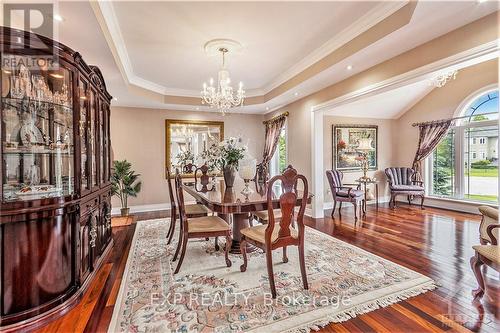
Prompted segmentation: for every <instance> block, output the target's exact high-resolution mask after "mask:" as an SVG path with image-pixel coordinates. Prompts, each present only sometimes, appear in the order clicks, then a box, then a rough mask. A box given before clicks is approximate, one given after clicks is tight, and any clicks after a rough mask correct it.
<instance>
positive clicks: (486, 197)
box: [466, 194, 498, 202]
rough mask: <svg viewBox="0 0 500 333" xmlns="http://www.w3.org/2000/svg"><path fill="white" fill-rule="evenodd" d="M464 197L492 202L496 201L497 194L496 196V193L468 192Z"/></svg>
mask: <svg viewBox="0 0 500 333" xmlns="http://www.w3.org/2000/svg"><path fill="white" fill-rule="evenodd" d="M466 197H467V198H469V199H472V200H478V201H493V202H498V196H496V195H480V194H469V195H467V196H466Z"/></svg>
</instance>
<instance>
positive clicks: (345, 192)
mask: <svg viewBox="0 0 500 333" xmlns="http://www.w3.org/2000/svg"><path fill="white" fill-rule="evenodd" d="M364 194H365V192H363V191H362V190H351V191H350V192H349V190H345V189H344V190H339V191H337V195H338V196H341V197H348V196H350V197H351V198H357V197H362V196H363V195H364Z"/></svg>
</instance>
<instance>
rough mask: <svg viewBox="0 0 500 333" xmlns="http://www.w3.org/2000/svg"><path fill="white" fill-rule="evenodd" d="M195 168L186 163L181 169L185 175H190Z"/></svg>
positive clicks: (191, 164)
mask: <svg viewBox="0 0 500 333" xmlns="http://www.w3.org/2000/svg"><path fill="white" fill-rule="evenodd" d="M195 168H196V165H194V164H193V163H188V164H186V165H185V166H184V167H183V168H182V172H184V173H185V174H191V173H193V172H194V169H195Z"/></svg>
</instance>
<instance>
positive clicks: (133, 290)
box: [109, 219, 435, 333]
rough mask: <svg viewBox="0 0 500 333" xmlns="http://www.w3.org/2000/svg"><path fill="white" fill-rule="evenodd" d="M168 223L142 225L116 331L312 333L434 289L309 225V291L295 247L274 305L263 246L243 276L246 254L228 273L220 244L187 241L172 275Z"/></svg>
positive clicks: (279, 270) (278, 277) (283, 266)
mask: <svg viewBox="0 0 500 333" xmlns="http://www.w3.org/2000/svg"><path fill="white" fill-rule="evenodd" d="M169 223H170V221H169V220H168V219H159V220H149V221H141V222H138V223H137V228H136V231H135V235H134V239H133V241H132V247H131V250H130V253H129V257H128V261H127V265H126V268H125V272H124V276H123V280H122V284H121V287H120V291H119V294H118V298H117V301H116V305H115V309H114V312H113V317H112V319H111V323H110V327H109V332H218V333H223V332H224V333H225V332H243V331H244V332H266V333H271V332H309V331H311V330H317V329H318V328H320V327H322V326H325V325H327V324H328V323H331V322H341V321H345V320H348V319H350V318H353V317H355V316H356V315H359V314H363V313H366V312H370V311H373V310H375V309H377V308H380V307H384V306H388V305H390V304H393V303H396V302H398V301H400V300H403V299H406V298H409V297H412V296H416V295H418V294H421V293H424V292H426V291H428V290H432V289H434V288H435V283H434V281H433V280H431V279H430V278H428V277H426V276H424V275H421V274H419V273H417V272H414V271H412V270H410V269H407V268H405V267H403V266H400V265H398V264H395V263H393V262H391V261H388V260H385V259H382V258H380V257H378V256H376V255H374V254H371V253H369V252H366V251H364V250H362V249H360V248H358V247H356V246H353V245H350V244H347V243H345V242H342V241H340V240H338V239H336V238H333V237H331V236H328V235H326V234H323V233H321V232H319V231H316V230H314V229H311V228H306V239H305V244H306V266H307V277H308V281H309V290H304V289H303V288H302V281H301V277H300V268H299V263H298V251H297V249H296V248H294V247H290V248H288V251H287V252H288V253H287V254H288V258H289V261H288V263H282V262H281V256H282V252H281V250H276V251H274V252H273V261H274V273H275V281H276V287H277V292H278V297H277V299H276V300H273V299H272V298H271V294H270V289H269V283H268V275H267V270H266V261H265V256H264V255H263V253H262V251H260V250H259V251H256V252H253V253H251V254H250V255H249V261H248V268H247V271H246V272H245V273H241V272H240V270H239V267H240V265H241V263H242V259H241V256H239V255H230V259H231V261H232V263H233V265H232V267H229V268H228V267H226V265H225V262H224V253H223V250H222V249H221V250H220V251H218V252H217V251H215V249H214V241H213V239H211V240H210V241H205V240H199V241H198V240H189V242H188V247H187V251H186V256H185V259H184V263H183V265H182V267H181V270H180V272H179V273H178V274H176V275H173V270H174V269H175V266H174V265H175V264H177V263H176V262H175V263H173V264H174V265H173V264H172V263H171V258H172V256H173V253H174V249H175V246H174V245H175V244H174V245H167V244H166V237H165V236H166V233H167V230H168V226H169ZM221 248H222V246H221Z"/></svg>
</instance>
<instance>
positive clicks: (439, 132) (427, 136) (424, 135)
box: [412, 119, 453, 181]
mask: <svg viewBox="0 0 500 333" xmlns="http://www.w3.org/2000/svg"><path fill="white" fill-rule="evenodd" d="M452 122H453V119H448V120H442V121H436V122H428V123H421V124H418V129H419V138H418V147H417V153H416V154H415V158H414V159H413V166H412V167H413V170H415V174H414V180H417V181H422V161H423V160H424V159H425V158H426V157H427V156H429V155H430V154H431V153H432V151H433V150H434V148H436V146H437V145H438V144H439V142H441V140H442V139H443V138H444V137H445V135H446V133H448V130H449V129H450V126H451V124H452Z"/></svg>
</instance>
